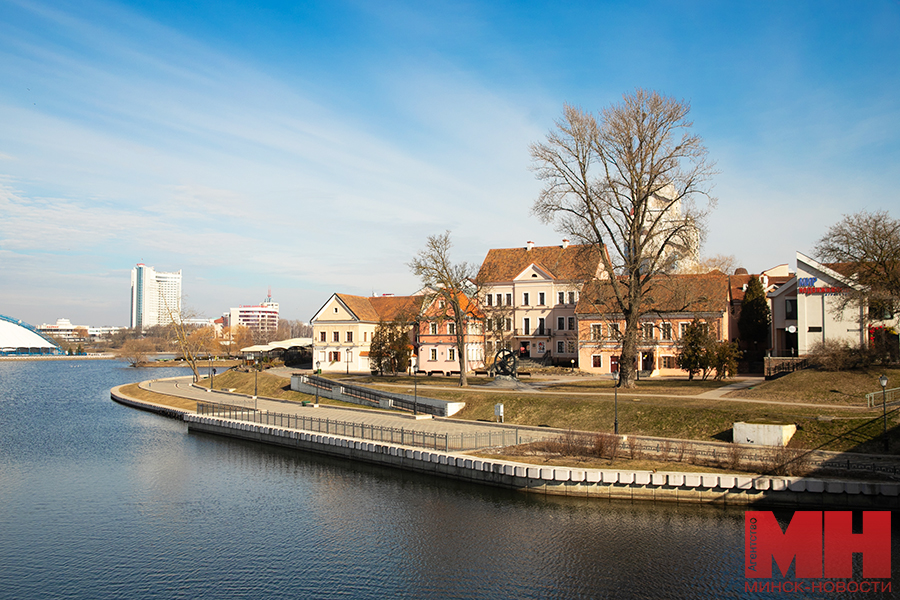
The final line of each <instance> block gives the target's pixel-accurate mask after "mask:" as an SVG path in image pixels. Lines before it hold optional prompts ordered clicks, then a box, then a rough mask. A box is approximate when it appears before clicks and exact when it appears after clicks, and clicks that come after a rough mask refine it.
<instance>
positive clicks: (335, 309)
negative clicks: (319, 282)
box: [334, 306, 337, 314]
mask: <svg viewBox="0 0 900 600" xmlns="http://www.w3.org/2000/svg"><path fill="white" fill-rule="evenodd" d="M334 314H337V306H335V307H334Z"/></svg>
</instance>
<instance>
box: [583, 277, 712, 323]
mask: <svg viewBox="0 0 900 600" xmlns="http://www.w3.org/2000/svg"><path fill="white" fill-rule="evenodd" d="M649 285H650V288H649V290H648V292H647V294H646V296H645V297H644V299H645V304H644V305H643V309H644V310H646V311H650V312H685V313H720V312H724V311H725V310H726V306H727V304H728V277H727V276H726V275H724V274H723V273H720V272H718V271H714V272H712V273H704V274H702V275H659V276H656V277H653V278H651V280H650V283H649ZM575 312H576V313H577V314H579V315H604V314H620V313H621V310H620V309H619V306H618V303H617V302H616V298H615V295H614V294H613V290H612V284H611V283H610V282H608V281H594V282H591V283H589V284H586V285H585V286H584V288H582V290H581V297H580V298H579V300H578V306H576V307H575Z"/></svg>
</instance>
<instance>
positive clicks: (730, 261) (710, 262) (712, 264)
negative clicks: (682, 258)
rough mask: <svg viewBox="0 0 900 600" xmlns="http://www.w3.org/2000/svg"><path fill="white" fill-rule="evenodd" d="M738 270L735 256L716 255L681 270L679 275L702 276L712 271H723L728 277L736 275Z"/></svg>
mask: <svg viewBox="0 0 900 600" xmlns="http://www.w3.org/2000/svg"><path fill="white" fill-rule="evenodd" d="M737 268H738V260H737V258H735V256H734V255H733V254H716V255H715V256H708V257H706V258H701V259H700V260H699V261H697V262H696V263H693V264H689V265H686V266H684V267H683V268H681V269H679V270H678V272H679V273H684V274H702V273H709V272H710V271H721V272H723V273H725V274H726V275H734V271H735V270H736V269H737Z"/></svg>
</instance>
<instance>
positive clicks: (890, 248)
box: [815, 210, 900, 320]
mask: <svg viewBox="0 0 900 600" xmlns="http://www.w3.org/2000/svg"><path fill="white" fill-rule="evenodd" d="M815 251H816V255H817V256H818V257H819V259H821V260H822V261H823V262H829V263H843V268H842V271H843V272H845V273H848V274H849V276H850V278H851V280H852V281H853V283H854V284H855V285H854V288H853V289H851V290H848V293H847V294H844V296H843V297H844V298H845V300H846V301H849V302H856V303H861V304H863V305H868V307H869V308H870V309H871V311H870V312H871V313H872V316H874V317H880V316H886V315H892V316H894V315H897V314H898V313H900V219H892V218H891V215H890V214H889V213H888V212H887V211H885V210H881V211H875V212H871V213H870V212H867V211H862V212H858V213H855V214H852V215H844V218H842V219H841V220H840V221H839V222H838V223H836V224H835V225H832V226H831V228H830V229H829V230H828V233H826V234H825V235H824V236H823V237H822V239H820V240H819V241H818V243H817V244H816V250H815ZM844 304H846V302H845V303H844ZM841 308H843V306H842V307H841ZM892 316H891V317H889V318H892ZM882 320H883V319H882Z"/></svg>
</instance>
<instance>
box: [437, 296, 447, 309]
mask: <svg viewBox="0 0 900 600" xmlns="http://www.w3.org/2000/svg"><path fill="white" fill-rule="evenodd" d="M445 306H447V302H446V301H445V300H444V299H443V298H441V299H440V300H438V308H444V307H445Z"/></svg>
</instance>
